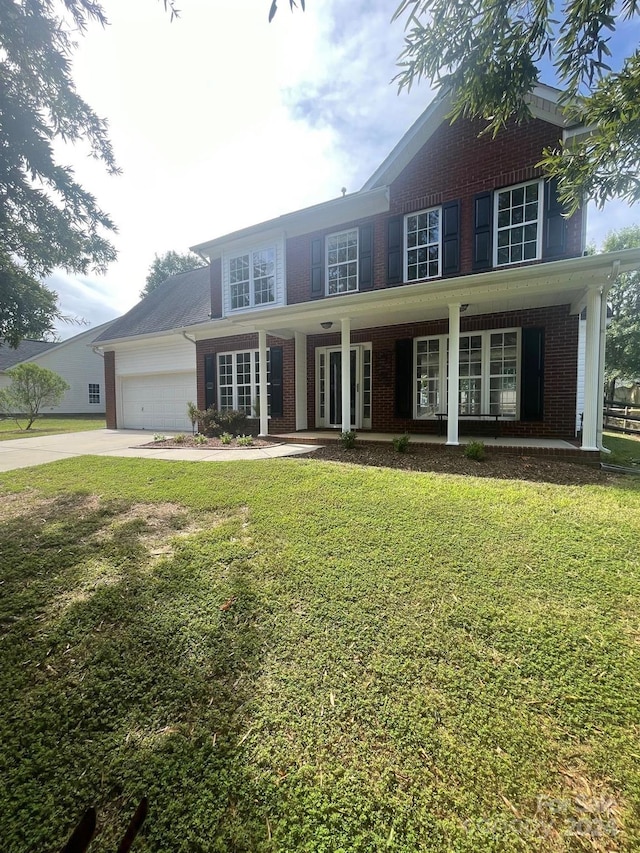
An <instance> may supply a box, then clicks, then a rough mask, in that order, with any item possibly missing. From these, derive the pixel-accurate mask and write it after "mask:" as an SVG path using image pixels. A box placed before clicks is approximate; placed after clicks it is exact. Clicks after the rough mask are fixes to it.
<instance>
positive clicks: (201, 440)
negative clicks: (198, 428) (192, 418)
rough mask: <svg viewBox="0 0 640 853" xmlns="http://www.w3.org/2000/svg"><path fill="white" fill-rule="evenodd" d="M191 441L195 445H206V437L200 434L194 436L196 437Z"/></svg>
mask: <svg viewBox="0 0 640 853" xmlns="http://www.w3.org/2000/svg"><path fill="white" fill-rule="evenodd" d="M193 440H194V442H195V443H196V444H206V443H207V436H206V435H202V434H201V433H198V435H196V437H195V438H194V439H193Z"/></svg>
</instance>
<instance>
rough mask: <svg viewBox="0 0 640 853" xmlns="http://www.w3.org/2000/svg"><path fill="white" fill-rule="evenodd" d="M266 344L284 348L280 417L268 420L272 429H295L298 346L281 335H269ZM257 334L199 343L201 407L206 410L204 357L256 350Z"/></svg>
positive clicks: (284, 430) (289, 430) (197, 371)
mask: <svg viewBox="0 0 640 853" xmlns="http://www.w3.org/2000/svg"><path fill="white" fill-rule="evenodd" d="M267 346H268V347H271V346H281V347H282V361H283V371H282V373H283V375H282V386H283V387H282V397H283V408H282V417H281V418H271V419H270V420H269V432H272V433H278V432H292V431H293V430H295V428H296V410H295V348H294V343H293V341H285V340H282V339H281V338H272V337H271V336H270V335H267ZM257 349H258V335H257V333H255V334H251V335H235V336H234V337H230V338H218V339H216V340H208V341H198V343H197V344H196V365H197V366H196V381H197V387H198V408H200V409H204V408H205V406H206V403H205V380H204V357H205V355H211V354H215V355H217V354H218V353H222V352H236V351H237V350H257ZM215 384H216V393H217V388H218V377H217V376H216V383H215Z"/></svg>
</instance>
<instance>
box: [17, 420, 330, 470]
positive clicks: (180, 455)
mask: <svg viewBox="0 0 640 853" xmlns="http://www.w3.org/2000/svg"><path fill="white" fill-rule="evenodd" d="M150 441H153V433H150V432H149V431H148V430H147V431H145V430H133V429H119V430H113V429H96V430H87V431H86V432H70V433H62V434H61V435H45V436H41V437H40V436H37V437H36V436H34V437H33V438H16V439H13V440H12V441H0V471H12V470H14V469H15V468H28V467H29V466H31V465H44V464H45V463H46V462H57V461H58V459H71V458H72V457H73V456H85V455H90V456H124V457H133V456H138V457H140V458H142V459H173V460H180V461H185V462H231V461H233V460H237V459H245V460H247V459H273V458H275V457H278V456H297V455H298V454H301V453H310V452H311V451H313V450H314V447H313V445H311V446H310V445H308V444H307V445H300V444H273V445H269V446H268V447H242V448H237V449H236V448H229V449H227V448H226V447H220V448H215V449H213V450H212V449H208V450H200V449H192V448H188V447H185V448H171V449H168V448H165V449H163V448H157V449H156V448H153V447H150V448H147V447H142V446H141V445H143V444H147V443H148V442H150Z"/></svg>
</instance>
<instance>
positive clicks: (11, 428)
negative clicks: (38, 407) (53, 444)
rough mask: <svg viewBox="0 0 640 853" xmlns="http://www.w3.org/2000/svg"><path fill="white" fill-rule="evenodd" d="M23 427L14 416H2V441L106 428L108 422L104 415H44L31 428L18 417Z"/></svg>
mask: <svg viewBox="0 0 640 853" xmlns="http://www.w3.org/2000/svg"><path fill="white" fill-rule="evenodd" d="M18 421H19V423H20V425H21V426H22V427H23V428H22V429H21V428H20V427H19V426H18V424H17V423H16V422H15V420H14V419H13V418H6V417H5V418H0V441H9V440H10V439H12V438H33V437H34V436H35V437H38V436H43V435H58V434H59V433H62V432H84V431H85V430H88V429H104V428H105V426H106V422H105V419H104V415H100V416H99V417H95V416H92V417H90V416H89V415H87V416H86V417H71V416H70V417H58V418H56V417H42V418H38V420H37V421H35V422H34V423H33V425H32V427H31V429H30V430H25V429H24V427H25V426H26V424H27V421H26V420H25V419H24V418H19V419H18Z"/></svg>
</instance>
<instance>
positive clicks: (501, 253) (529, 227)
mask: <svg viewBox="0 0 640 853" xmlns="http://www.w3.org/2000/svg"><path fill="white" fill-rule="evenodd" d="M542 186H543V185H542V181H532V182H531V183H528V184H519V185H518V186H515V187H507V188H506V189H504V190H498V191H497V192H496V193H495V196H494V205H495V211H494V213H495V215H494V222H495V229H494V230H495V234H494V241H495V242H494V259H495V266H497V267H500V266H505V265H506V264H517V263H521V262H522V261H535V260H537V259H538V258H540V257H541V256H542V201H543V192H542Z"/></svg>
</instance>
